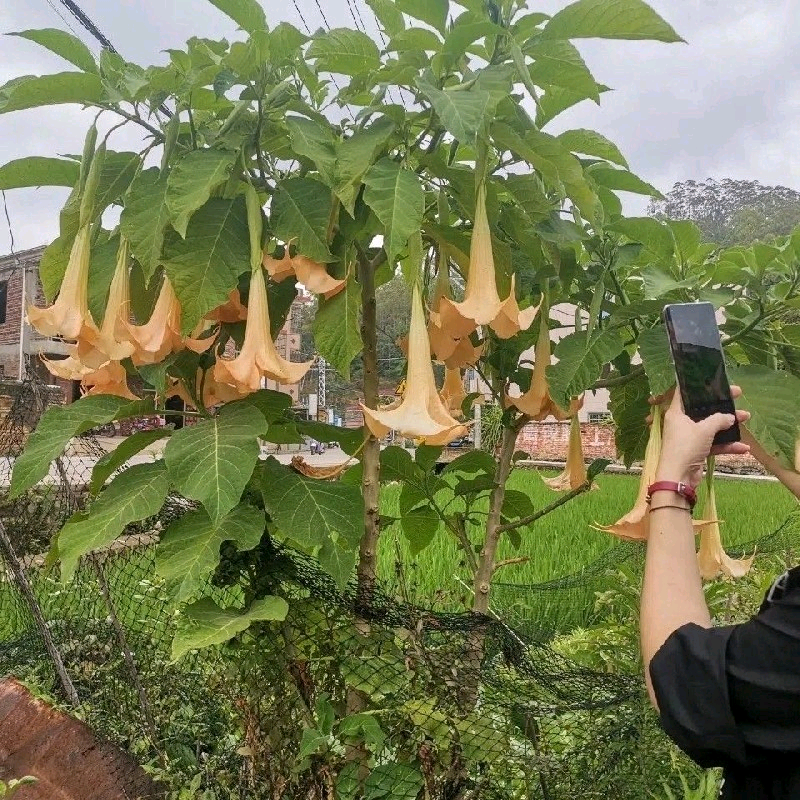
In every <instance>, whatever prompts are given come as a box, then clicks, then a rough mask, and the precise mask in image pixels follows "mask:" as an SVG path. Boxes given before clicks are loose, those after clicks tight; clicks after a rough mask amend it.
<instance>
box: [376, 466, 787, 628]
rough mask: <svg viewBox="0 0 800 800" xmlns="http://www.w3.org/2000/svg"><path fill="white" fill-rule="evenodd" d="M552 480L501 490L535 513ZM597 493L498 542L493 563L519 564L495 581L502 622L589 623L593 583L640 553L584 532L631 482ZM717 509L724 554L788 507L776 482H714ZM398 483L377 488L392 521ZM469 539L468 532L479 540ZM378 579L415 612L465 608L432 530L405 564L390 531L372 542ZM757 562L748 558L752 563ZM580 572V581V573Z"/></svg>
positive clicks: (466, 581)
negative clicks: (517, 540) (522, 495)
mask: <svg viewBox="0 0 800 800" xmlns="http://www.w3.org/2000/svg"><path fill="white" fill-rule="evenodd" d="M552 474H553V473H549V472H545V471H541V472H540V471H537V470H517V471H516V472H515V473H513V474H512V476H511V479H510V481H509V487H510V488H513V489H518V490H521V491H524V492H526V493H528V494H529V495H530V496H531V499H532V500H533V504H534V507H535V508H541V507H543V506H546V505H548V504H550V503H552V502H553V500H554V499H556V498H557V497H558V495H557V493H555V492H553V491H552V490H550V489H549V488H547V486H546V485H545V484H544V482H543V480H542V478H543V477H549V476H550V475H552ZM597 483H598V488H597V489H595V490H593V491H591V492H588V493H586V494H583V495H580V496H579V497H577V498H575V499H574V500H572V501H570V502H569V503H567V504H566V505H564V506H562V507H561V508H559V509H557V510H556V511H554V512H552V513H551V514H549V515H548V516H546V517H544V518H542V519H541V520H539V521H538V522H537V523H535V524H534V525H533V526H531V527H530V528H526V529H523V531H522V544H521V546H520V548H519V549H518V550H515V549H514V548H513V547H512V546H511V543H510V542H509V541H507V540H505V541H503V542H501V548H500V552H499V557H498V560H504V559H512V558H525V559H526V560H525V561H524V563H518V564H512V565H509V566H506V567H503V568H502V569H501V570H500V571H499V572H498V573H497V576H496V581H495V584H494V589H493V594H492V603H493V608H494V610H495V611H496V612H498V613H500V612H502V614H503V616H504V617H506V618H510V619H511V620H512V621H528V622H535V623H536V624H537V625H539V626H541V627H542V629H543V630H546V631H548V632H563V631H565V630H569V629H571V628H572V627H574V626H576V625H585V624H589V623H590V622H591V615H592V607H593V600H594V595H595V592H596V591H597V590H598V589H599V588H602V583H603V575H604V574H605V575H606V579H607V580H608V579H609V570H611V571H613V569H614V563H615V558H614V555H612V553H611V551H612V550H613V551H614V554H617V553H618V554H619V559H620V561H622V560H625V561H626V562H628V561H631V562H632V563H633V564H634V566H635V564H636V563H637V562H638V561H639V558H638V556H639V554H640V552H641V553H643V552H644V549H643V547H642V546H641V545H638V544H630V545H628V546H627V547H626V546H622V547H620V542H619V540H617V539H615V538H614V537H612V536H611V535H610V534H607V533H603V532H601V531H597V530H595V529H593V528H592V527H591V526H592V524H593V523H599V524H610V523H612V522H615V521H616V520H617V519H618V518H619V517H621V516H622V515H623V514H625V513H626V512H627V511H628V510H629V509H630V508H631V506H632V505H633V502H634V500H635V497H636V494H637V490H638V484H639V479H638V476H633V475H601V476H600V478H599V480H598V482H597ZM716 493H717V508H718V512H719V515H720V519H721V520H722V522H723V524H722V536H723V541H724V543H725V546H726V549H728V551H729V552H730V551H736V547H737V545H740V544H744V543H749V542H752V541H753V540H756V539H759V538H762V537H764V536H767V535H769V534H770V533H772V532H774V531H775V530H776V529H778V528H779V527H780V526H781V525H782V524H783V523H784V521H785V520H786V518H787V517H788V516H789V514H790V513H792V511H794V510H796V509H797V508H798V503H797V500H796V499H795V498H794V497H793V496H792V495H791V494H790V493H789V492H788V491H786V489H784V488H783V487H782V486H781V485H780V484H779V483H777V482H772V481H755V480H745V479H736V478H718V479H717V480H716ZM399 494H400V486H399V485H389V486H386V487H384V491H383V495H382V497H383V501H382V508H381V513H382V514H385V515H387V516H399V512H398V499H399ZM479 533H480V532H479V531H478V530H474V531H473V532H472V536H473V541H479ZM379 556H380V564H379V568H380V572H381V577H382V578H383V580H384V581H386V583H387V584H389V585H391V586H394V587H398V588H399V590H400V591H402V592H403V593H404V594H406V595H407V599H409V600H411V601H413V602H415V603H419V604H420V605H423V606H425V605H427V606H433V607H436V608H441V609H447V610H458V609H463V608H464V607H465V606H466V607H469V605H470V600H471V591H470V590H469V588H468V587H469V585H470V584H471V580H470V574H469V570H468V569H467V567H466V565H465V562H464V558H463V555H462V552H461V551H460V549H459V548H458V546H457V544H456V542H455V540H454V539H453V538H452V537H451V536H450V535H449V534H447V533H442V532H440V533H439V534H437V537H436V538H435V539H434V541H433V542H432V544H431V545H429V546H428V547H427V548H426V549H425V550H423V551H422V553H420V554H419V556H418V557H417V558H416V559H415V560H414V559H412V558H411V556H410V553H409V549H408V545H407V542H406V541H405V539H404V536H403V533H402V531H401V529H400V526H399V525H398V524H395V525H393V526H392V527H391V528H390V529H389V530H387V531H386V532H385V533H384V535H383V537H382V541H381V549H380V553H379ZM603 556H606V557H608V558H609V562H610V563H609V564H607V565H606V566H605V567H604V568H603V569H602V570H599V571H598V572H597V573H594V572H591V567H592V565H593V564H594V563H595V562H597V560H598V559H600V558H602V557H603ZM757 558H758V557H757ZM587 567H588V568H590V572H589V573H588V574H586V577H585V579H581V575H580V573H581V572H582V571H583V570H585V569H587ZM570 576H575V578H574V580H572V581H565V582H562V583H563V584H566V585H562V586H554V587H552V588H547V587H542V586H540V585H541V584H546V583H547V582H552V581H558V580H559V579H561V578H568V577H570Z"/></svg>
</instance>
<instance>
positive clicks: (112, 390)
mask: <svg viewBox="0 0 800 800" xmlns="http://www.w3.org/2000/svg"><path fill="white" fill-rule="evenodd" d="M81 387H82V388H83V389H84V394H87V395H94V394H113V395H116V396H117V397H126V398H127V399H128V400H138V399H139V398H138V397H137V396H136V395H135V394H134V393H133V392H132V391H131V390H130V387H129V386H128V376H127V373H126V372H125V367H123V366H122V364H120V363H119V361H109V362H108V363H107V364H104V365H103V366H102V367H100V368H99V369H96V370H93V371H92V372H90V373H89V374H87V375H84V377H83V380H82V381H81Z"/></svg>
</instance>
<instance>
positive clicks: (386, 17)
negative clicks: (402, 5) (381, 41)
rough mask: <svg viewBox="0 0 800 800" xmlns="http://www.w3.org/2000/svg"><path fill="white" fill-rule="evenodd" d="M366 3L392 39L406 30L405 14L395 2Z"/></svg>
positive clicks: (370, 1) (381, 0)
mask: <svg viewBox="0 0 800 800" xmlns="http://www.w3.org/2000/svg"><path fill="white" fill-rule="evenodd" d="M366 3H367V5H368V6H369V7H370V8H371V9H372V13H373V14H374V15H375V18H376V19H377V20H378V22H379V23H380V24H381V25H382V26H383V29H384V31H385V32H386V34H387V35H388V36H389V37H390V38H391V37H392V36H395V35H396V34H398V33H400V31H402V30H403V29H404V28H405V26H406V24H405V21H404V20H403V13H402V12H401V11H400V10H399V9H398V8H397V6H396V5H395V2H394V0H366Z"/></svg>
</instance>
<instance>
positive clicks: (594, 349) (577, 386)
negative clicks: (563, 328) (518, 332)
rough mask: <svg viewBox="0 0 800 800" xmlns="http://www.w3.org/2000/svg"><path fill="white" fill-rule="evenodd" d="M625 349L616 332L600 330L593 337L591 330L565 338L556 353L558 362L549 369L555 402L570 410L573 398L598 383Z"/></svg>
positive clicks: (549, 382) (551, 391) (551, 390)
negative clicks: (604, 371)
mask: <svg viewBox="0 0 800 800" xmlns="http://www.w3.org/2000/svg"><path fill="white" fill-rule="evenodd" d="M623 347H624V342H623V341H622V337H621V336H620V334H619V332H618V331H615V330H605V331H600V332H597V333H595V334H594V335H592V336H590V335H589V332H588V331H577V332H576V333H571V334H570V335H569V336H565V337H564V338H563V339H561V341H560V342H559V343H558V344H557V345H556V348H555V350H554V351H553V355H554V356H555V357H556V358H557V359H558V360H557V361H556V363H554V364H551V365H550V366H549V367H548V368H547V382H548V384H549V386H550V394H551V395H552V397H553V400H555V401H556V403H558V405H559V406H561V407H562V408H567V407H568V406H569V403H570V400H571V399H572V398H573V397H577V396H578V395H580V394H581V393H582V392H584V391H586V389H589V388H590V387H591V386H592V385H593V384H594V382H595V381H596V380H597V379H598V378H599V377H600V374H601V373H602V371H603V367H604V366H605V365H606V364H609V363H610V362H611V361H613V360H614V359H615V358H616V357H617V356H618V355H619V354H620V353H621V352H622V350H623Z"/></svg>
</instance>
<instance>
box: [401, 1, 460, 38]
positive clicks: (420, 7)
mask: <svg viewBox="0 0 800 800" xmlns="http://www.w3.org/2000/svg"><path fill="white" fill-rule="evenodd" d="M394 4H395V6H397V8H398V9H400V11H402V12H403V13H404V14H408V16H409V17H412V18H413V19H419V20H422V21H423V22H427V23H428V25H430V26H431V27H432V28H436V30H437V31H439V32H440V33H445V31H446V29H447V11H448V8H449V2H448V0H395V3H394Z"/></svg>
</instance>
